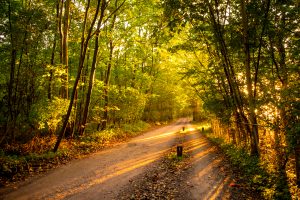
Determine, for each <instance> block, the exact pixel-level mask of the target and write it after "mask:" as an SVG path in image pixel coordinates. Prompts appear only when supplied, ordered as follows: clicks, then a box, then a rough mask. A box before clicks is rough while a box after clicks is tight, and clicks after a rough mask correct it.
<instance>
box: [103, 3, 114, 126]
mask: <svg viewBox="0 0 300 200" xmlns="http://www.w3.org/2000/svg"><path fill="white" fill-rule="evenodd" d="M116 7H117V1H116ZM116 17H117V15H116V14H114V17H113V19H112V24H111V27H110V31H111V32H113V29H114V26H115V21H116ZM111 34H112V33H111ZM112 40H113V39H112V38H110V41H109V61H108V64H107V71H106V77H105V81H104V113H103V120H102V123H101V124H102V126H101V130H105V129H106V128H107V122H108V104H109V97H108V91H109V80H110V73H111V67H112V57H113V51H114V46H113V41H112Z"/></svg>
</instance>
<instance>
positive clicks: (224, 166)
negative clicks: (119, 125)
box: [0, 119, 258, 199]
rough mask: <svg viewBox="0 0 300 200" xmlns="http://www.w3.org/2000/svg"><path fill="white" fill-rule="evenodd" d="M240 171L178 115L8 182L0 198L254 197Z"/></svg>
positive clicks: (255, 197) (256, 197)
mask: <svg viewBox="0 0 300 200" xmlns="http://www.w3.org/2000/svg"><path fill="white" fill-rule="evenodd" d="M182 127H185V131H182ZM178 144H182V145H183V148H184V154H183V157H182V158H178V157H177V156H176V146H177V145H178ZM238 177H239V176H238V173H236V171H233V170H232V169H231V167H230V164H229V163H228V162H227V161H226V159H225V158H224V156H223V155H222V153H220V151H219V150H218V149H217V148H216V147H215V146H214V145H212V144H211V143H210V142H209V141H208V140H207V139H206V138H205V137H204V136H203V135H202V134H200V132H199V131H197V130H195V127H194V126H193V125H191V124H190V123H189V120H188V119H180V120H178V121H176V122H174V123H172V124H170V125H168V126H164V127H161V128H158V129H155V130H152V131H149V132H146V133H144V134H143V135H141V136H138V137H136V138H133V139H132V140H130V141H129V142H127V143H123V144H120V145H117V146H115V147H113V148H109V149H106V150H102V151H100V152H98V153H95V154H92V155H90V156H88V157H86V158H84V159H79V160H74V161H71V162H70V163H68V164H66V165H64V166H61V167H59V168H57V169H53V170H51V171H49V172H48V173H46V174H44V175H42V176H38V177H33V178H31V179H29V180H27V181H25V182H22V183H18V184H17V185H14V186H11V187H12V189H11V190H12V191H10V192H9V193H7V192H5V193H4V194H1V191H0V199H258V196H257V195H256V194H255V193H254V192H253V191H251V189H250V188H247V187H246V186H244V184H243V181H242V180H239V179H238ZM6 191H7V190H6Z"/></svg>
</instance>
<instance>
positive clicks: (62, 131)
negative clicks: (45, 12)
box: [53, 0, 101, 152]
mask: <svg viewBox="0 0 300 200" xmlns="http://www.w3.org/2000/svg"><path fill="white" fill-rule="evenodd" d="M89 2H90V1H88V5H87V7H86V11H85V12H86V14H85V16H87V12H88V10H89ZM100 2H101V0H98V3H97V8H96V12H95V15H94V18H93V21H92V23H91V26H90V28H89V30H88V34H87V37H86V38H85V37H84V35H85V34H84V33H85V24H84V26H83V30H82V40H81V49H80V58H79V66H78V70H77V76H76V79H75V82H74V86H73V90H72V93H71V99H70V103H69V107H68V111H67V114H66V116H65V117H64V119H63V126H62V128H61V129H60V131H59V133H58V137H57V141H56V143H55V146H54V149H53V151H54V152H56V151H57V149H58V147H59V145H60V142H61V140H62V138H63V137H64V135H65V131H66V127H67V124H68V121H69V118H70V115H71V111H72V107H73V103H74V99H75V93H76V89H77V86H78V83H79V80H80V76H81V72H82V68H83V64H84V60H85V55H86V51H87V47H88V44H89V41H90V39H91V37H92V31H93V28H94V25H95V22H96V19H97V17H98V13H99V7H100ZM85 22H86V19H85Z"/></svg>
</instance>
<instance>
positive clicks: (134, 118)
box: [0, 0, 300, 199]
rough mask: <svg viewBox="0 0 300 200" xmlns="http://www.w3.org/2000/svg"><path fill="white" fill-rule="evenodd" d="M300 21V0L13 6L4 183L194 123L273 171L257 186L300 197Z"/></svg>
mask: <svg viewBox="0 0 300 200" xmlns="http://www.w3.org/2000/svg"><path fill="white" fill-rule="evenodd" d="M299 12H300V3H299V1H292V0H272V1H271V0H263V1H258V0H251V1H245V0H219V1H209V0H201V1H182V0H163V1H159V0H141V1H140V0H93V1H91V0H46V1H40V0H2V1H1V5H0V88H1V90H0V146H1V150H0V156H1V158H0V161H1V164H0V169H1V172H0V173H1V174H0V175H1V181H2V182H3V180H8V179H10V180H12V179H17V176H18V173H19V171H22V170H24V169H25V168H26V167H27V168H28V169H27V168H26V170H27V171H28V172H29V173H30V172H31V171H32V166H37V165H39V163H41V162H44V161H47V160H51V159H54V158H63V159H64V158H69V157H72V156H73V157H74V155H75V154H76V155H77V154H81V153H82V154H84V153H86V152H90V151H96V150H97V149H99V148H103V146H105V144H107V143H110V142H112V141H117V140H122V139H124V138H128V137H132V136H133V135H136V134H137V133H138V132H140V131H141V130H144V129H145V128H147V127H149V123H150V124H151V123H152V124H153V123H156V124H159V123H165V122H170V121H172V120H174V119H176V118H179V117H186V116H192V117H193V120H194V121H208V122H209V123H210V127H211V129H212V133H211V135H210V136H209V137H212V138H214V139H217V140H218V141H222V142H221V143H222V144H228V145H231V147H232V148H231V147H230V148H231V149H234V151H233V152H234V153H232V155H233V158H234V159H236V160H239V159H240V158H238V157H239V156H240V155H247V156H249V157H247V156H246V157H247V158H249V160H252V161H253V162H252V163H248V164H249V165H252V164H253V166H248V164H247V166H248V168H251V167H259V169H261V170H260V171H263V173H260V172H257V171H255V170H254V171H253V174H252V175H253V176H252V178H253V180H251V182H253V184H254V185H255V184H260V187H258V188H257V190H259V191H260V192H261V193H262V194H263V196H264V197H265V198H266V199H297V198H299V194H300V190H299V186H300V118H299V114H300V92H299V90H300V81H299V77H300V67H299V66H300V62H299V61H300V15H299ZM234 155H236V157H234ZM77 156H78V155H77ZM240 162H241V163H240V164H243V162H242V161H241V160H240ZM28 163H30V165H31V167H30V166H29V165H28ZM25 166H26V167H25ZM256 173H258V174H256ZM2 184H3V183H2Z"/></svg>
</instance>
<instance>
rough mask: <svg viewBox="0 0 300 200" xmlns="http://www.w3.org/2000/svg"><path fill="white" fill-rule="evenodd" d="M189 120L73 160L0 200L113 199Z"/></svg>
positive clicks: (149, 163)
mask: <svg viewBox="0 0 300 200" xmlns="http://www.w3.org/2000/svg"><path fill="white" fill-rule="evenodd" d="M188 123H189V120H188V119H180V120H178V121H176V122H175V123H172V124H170V125H168V126H165V127H162V128H159V129H156V130H153V131H149V132H147V133H145V134H143V135H141V136H139V137H136V138H134V139H132V140H131V141H130V142H128V143H126V144H121V145H119V146H117V147H114V148H111V149H107V150H104V151H101V152H99V153H96V154H93V155H91V156H90V157H88V158H85V159H81V160H75V161H72V162H70V163H69V164H67V165H65V166H62V167H60V168H58V169H55V170H53V171H52V172H50V173H48V174H46V175H45V176H44V177H42V178H39V179H37V180H34V181H32V182H31V183H28V184H25V185H23V186H21V187H20V188H18V189H16V190H15V191H13V192H11V193H9V194H7V195H6V196H2V197H0V199H1V198H3V199H13V200H17V199H30V200H32V199H113V198H115V197H116V196H117V194H118V192H119V190H121V188H122V187H123V186H125V185H126V184H127V183H128V182H129V181H130V180H132V179H134V177H135V176H137V175H139V174H142V173H143V172H144V171H145V170H146V169H147V168H148V167H150V168H151V165H152V164H153V162H154V161H156V160H158V159H159V158H160V157H161V156H162V155H163V154H164V152H166V151H168V150H169V149H170V147H171V146H172V145H173V144H174V141H175V138H176V134H175V133H176V132H178V131H179V130H180V129H181V128H182V126H186V125H187V124H188Z"/></svg>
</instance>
